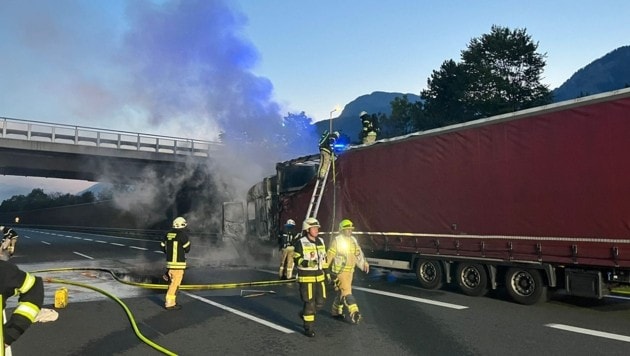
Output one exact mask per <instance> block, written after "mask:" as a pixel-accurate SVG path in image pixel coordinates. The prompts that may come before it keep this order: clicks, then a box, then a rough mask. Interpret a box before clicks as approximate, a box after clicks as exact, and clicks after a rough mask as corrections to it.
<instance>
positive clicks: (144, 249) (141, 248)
mask: <svg viewBox="0 0 630 356" xmlns="http://www.w3.org/2000/svg"><path fill="white" fill-rule="evenodd" d="M129 247H130V248H135V249H136V250H143V251H146V250H148V249H147V248H144V247H138V246H129Z"/></svg>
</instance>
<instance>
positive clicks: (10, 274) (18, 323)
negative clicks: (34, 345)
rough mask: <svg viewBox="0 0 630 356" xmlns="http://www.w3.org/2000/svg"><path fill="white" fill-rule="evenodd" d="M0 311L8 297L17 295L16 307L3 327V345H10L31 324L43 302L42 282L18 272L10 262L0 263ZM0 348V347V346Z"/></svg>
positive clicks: (37, 278)
mask: <svg viewBox="0 0 630 356" xmlns="http://www.w3.org/2000/svg"><path fill="white" fill-rule="evenodd" d="M0 288H1V291H0V292H1V293H2V298H0V299H2V309H4V307H5V306H6V300H7V299H8V298H9V297H12V296H14V295H18V296H19V299H18V304H17V307H16V308H15V309H14V310H13V314H11V317H10V318H9V320H7V321H6V323H5V325H4V335H3V338H4V344H7V345H11V344H12V343H13V342H14V341H15V340H17V339H18V338H19V337H20V336H21V335H22V334H23V333H24V331H25V330H26V329H28V327H29V326H30V325H31V324H32V323H33V321H34V320H35V317H36V316H37V314H38V313H39V310H40V308H41V305H42V303H43V302H44V282H43V281H42V279H41V278H40V277H35V276H34V275H32V274H30V273H26V272H24V271H22V270H20V269H19V268H18V267H17V266H16V265H14V264H12V263H11V262H6V261H0ZM0 347H1V346H0Z"/></svg>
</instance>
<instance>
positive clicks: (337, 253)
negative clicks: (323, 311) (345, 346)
mask: <svg viewBox="0 0 630 356" xmlns="http://www.w3.org/2000/svg"><path fill="white" fill-rule="evenodd" d="M352 230H354V226H353V224H352V221H350V220H348V219H344V220H341V223H339V231H340V234H339V235H337V236H335V237H333V238H332V240H331V241H330V246H329V248H328V252H327V253H326V262H327V264H328V265H330V275H331V277H332V280H333V282H334V285H335V291H337V295H336V296H335V299H334V300H333V304H332V315H333V318H335V319H338V320H345V316H344V314H343V308H344V306H345V307H346V308H347V310H348V314H349V315H350V321H351V322H352V323H353V324H358V323H359V321H360V320H361V313H359V306H358V305H357V301H356V300H355V298H354V296H353V295H352V277H353V275H354V268H355V267H357V268H359V269H361V270H362V271H363V272H365V273H369V272H370V265H369V264H368V263H367V261H366V260H365V256H364V255H363V251H362V250H361V247H360V246H359V243H358V242H357V239H356V238H355V237H354V236H352Z"/></svg>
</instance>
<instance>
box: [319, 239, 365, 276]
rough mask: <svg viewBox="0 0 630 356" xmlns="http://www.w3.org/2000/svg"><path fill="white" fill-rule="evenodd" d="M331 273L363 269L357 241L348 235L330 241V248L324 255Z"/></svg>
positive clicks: (362, 258)
mask: <svg viewBox="0 0 630 356" xmlns="http://www.w3.org/2000/svg"><path fill="white" fill-rule="evenodd" d="M326 260H327V261H328V263H329V264H330V270H331V272H332V273H335V274H339V273H341V272H354V267H355V266H357V265H358V266H359V267H360V268H362V267H363V264H364V263H365V261H364V257H363V251H361V247H360V246H359V243H358V242H357V239H356V238H355V237H354V236H352V235H350V236H344V235H343V234H339V235H337V236H335V237H333V238H332V239H331V241H330V248H329V249H328V253H327V255H326Z"/></svg>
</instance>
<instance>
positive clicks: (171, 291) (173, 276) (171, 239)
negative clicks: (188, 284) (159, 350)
mask: <svg viewBox="0 0 630 356" xmlns="http://www.w3.org/2000/svg"><path fill="white" fill-rule="evenodd" d="M186 225H187V224H186V219H184V218H182V217H177V218H175V220H173V228H172V229H171V230H170V231H169V232H168V233H167V234H166V237H165V238H164V240H162V242H161V243H160V245H161V246H162V250H163V251H164V253H166V268H167V269H168V272H167V275H168V278H167V279H168V281H169V285H168V290H167V291H166V298H165V303H164V307H165V308H166V310H178V309H181V308H182V307H181V305H179V304H177V302H176V299H177V289H178V288H179V286H180V285H181V284H182V280H183V279H184V270H185V269H186V254H187V253H188V252H190V241H189V240H188V232H187V231H186V230H185V228H186Z"/></svg>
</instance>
